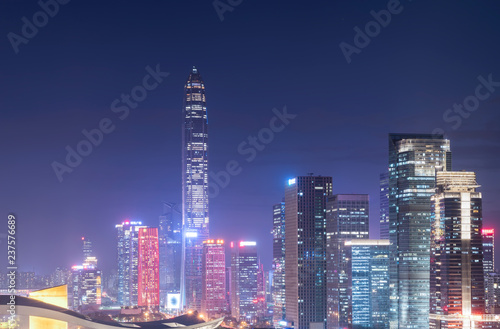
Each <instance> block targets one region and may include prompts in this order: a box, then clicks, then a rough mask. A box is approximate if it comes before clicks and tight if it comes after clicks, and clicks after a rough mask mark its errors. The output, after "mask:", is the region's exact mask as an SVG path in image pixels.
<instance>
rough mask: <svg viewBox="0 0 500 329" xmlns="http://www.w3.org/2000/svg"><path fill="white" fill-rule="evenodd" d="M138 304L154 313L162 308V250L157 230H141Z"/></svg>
mask: <svg viewBox="0 0 500 329" xmlns="http://www.w3.org/2000/svg"><path fill="white" fill-rule="evenodd" d="M138 244H139V257H138V302H137V304H138V305H139V306H141V307H144V308H146V309H150V310H153V311H157V310H159V306H160V250H159V241H158V229H157V228H150V227H149V228H141V229H140V230H139V242H138Z"/></svg>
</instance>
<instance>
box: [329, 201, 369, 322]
mask: <svg viewBox="0 0 500 329" xmlns="http://www.w3.org/2000/svg"><path fill="white" fill-rule="evenodd" d="M369 209H370V204H369V196H368V195H367V194H336V195H333V196H330V197H328V198H327V205H326V220H327V221H326V257H327V258H326V259H327V264H326V266H327V268H326V269H327V271H326V280H327V328H328V329H334V328H335V329H337V328H346V327H349V328H350V327H351V326H352V293H351V292H352V288H353V287H352V286H351V277H350V275H349V273H350V268H349V266H350V263H349V259H350V251H348V250H347V248H346V247H345V242H346V241H348V240H353V239H368V237H369V231H370V225H369V224H370V223H369Z"/></svg>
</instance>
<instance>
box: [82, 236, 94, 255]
mask: <svg viewBox="0 0 500 329" xmlns="http://www.w3.org/2000/svg"><path fill="white" fill-rule="evenodd" d="M82 251H83V259H86V258H87V257H90V256H92V255H93V252H92V241H90V240H89V239H88V238H87V239H86V238H85V237H83V236H82Z"/></svg>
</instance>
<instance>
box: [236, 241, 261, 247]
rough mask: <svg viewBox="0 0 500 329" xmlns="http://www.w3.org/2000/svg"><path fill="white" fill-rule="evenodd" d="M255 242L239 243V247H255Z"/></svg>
mask: <svg viewBox="0 0 500 329" xmlns="http://www.w3.org/2000/svg"><path fill="white" fill-rule="evenodd" d="M256 245H257V242H255V241H240V248H241V247H250V246H256Z"/></svg>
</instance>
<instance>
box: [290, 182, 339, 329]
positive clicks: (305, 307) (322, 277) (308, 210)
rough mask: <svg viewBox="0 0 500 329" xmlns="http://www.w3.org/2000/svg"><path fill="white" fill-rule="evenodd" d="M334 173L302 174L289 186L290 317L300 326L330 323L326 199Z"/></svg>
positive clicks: (298, 328)
mask: <svg viewBox="0 0 500 329" xmlns="http://www.w3.org/2000/svg"><path fill="white" fill-rule="evenodd" d="M331 194H332V177H324V176H313V175H312V174H310V175H308V176H298V177H295V178H292V179H289V180H288V182H287V184H286V186H285V285H286V291H285V302H286V310H285V312H286V320H287V321H288V322H293V325H294V327H295V328H296V329H309V328H310V327H321V328H324V326H325V323H326V309H327V305H326V304H327V303H326V259H325V258H326V250H325V247H326V200H327V197H328V196H330V195H331Z"/></svg>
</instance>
